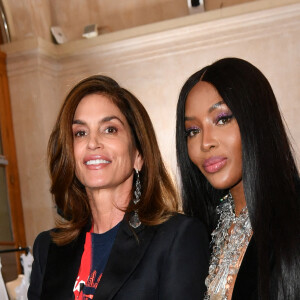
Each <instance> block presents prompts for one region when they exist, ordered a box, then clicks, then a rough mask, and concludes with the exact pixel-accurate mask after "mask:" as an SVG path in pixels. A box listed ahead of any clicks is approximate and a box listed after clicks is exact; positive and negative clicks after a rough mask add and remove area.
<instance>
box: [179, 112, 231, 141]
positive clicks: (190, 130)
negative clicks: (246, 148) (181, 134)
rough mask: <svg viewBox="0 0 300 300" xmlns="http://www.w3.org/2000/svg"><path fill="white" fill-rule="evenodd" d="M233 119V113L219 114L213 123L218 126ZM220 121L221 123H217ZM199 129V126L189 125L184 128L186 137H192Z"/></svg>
mask: <svg viewBox="0 0 300 300" xmlns="http://www.w3.org/2000/svg"><path fill="white" fill-rule="evenodd" d="M232 119H233V115H226V114H221V115H219V116H218V117H217V119H216V121H215V124H216V125H219V126H224V125H226V124H228V123H229V122H230V121H231V120H232ZM220 121H222V123H223V124H219V123H220ZM200 131H201V129H200V128H199V127H196V126H195V127H190V128H187V129H186V130H185V135H186V136H187V137H194V136H195V135H196V134H198V133H200Z"/></svg>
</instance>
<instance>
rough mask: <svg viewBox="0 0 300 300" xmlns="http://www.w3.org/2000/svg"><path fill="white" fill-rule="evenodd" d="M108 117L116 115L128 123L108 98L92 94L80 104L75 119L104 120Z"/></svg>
mask: <svg viewBox="0 0 300 300" xmlns="http://www.w3.org/2000/svg"><path fill="white" fill-rule="evenodd" d="M108 115H114V116H117V117H118V118H120V119H121V120H122V121H126V118H125V116H124V115H123V114H122V112H121V111H120V109H119V108H118V106H117V105H116V104H115V103H114V102H113V101H112V100H111V99H110V98H109V97H108V96H106V95H101V94H90V95H86V96H85V97H83V98H82V99H81V101H80V102H79V104H78V106H77V108H76V110H75V114H74V119H76V118H79V117H90V118H92V117H93V118H94V117H95V118H102V117H105V116H108Z"/></svg>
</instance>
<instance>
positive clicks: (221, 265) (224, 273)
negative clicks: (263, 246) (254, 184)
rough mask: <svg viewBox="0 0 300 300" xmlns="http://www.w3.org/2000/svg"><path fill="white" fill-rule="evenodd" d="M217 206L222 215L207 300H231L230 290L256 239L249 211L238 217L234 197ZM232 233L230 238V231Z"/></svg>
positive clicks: (215, 236) (214, 241)
mask: <svg viewBox="0 0 300 300" xmlns="http://www.w3.org/2000/svg"><path fill="white" fill-rule="evenodd" d="M221 201H222V203H221V204H220V205H219V206H217V214H218V215H220V217H219V221H218V225H217V227H216V229H215V230H214V231H213V232H212V241H211V243H212V246H213V248H212V254H211V258H210V266H209V273H208V276H207V277H206V280H205V285H206V287H207V292H206V295H205V297H204V300H228V299H231V296H230V295H231V294H230V289H232V287H233V284H234V282H233V279H234V278H235V276H236V275H237V273H238V270H239V267H240V263H241V258H242V257H243V255H244V252H245V250H246V248H247V246H248V244H249V241H250V238H251V236H252V227H251V223H250V220H249V215H248V209H247V207H244V208H243V209H242V211H241V213H240V214H239V215H238V216H235V213H234V202H233V198H232V196H231V194H230V193H229V194H228V195H226V196H225V197H224V198H223V199H222V200H221ZM231 227H232V231H231V233H230V234H229V230H230V228H231Z"/></svg>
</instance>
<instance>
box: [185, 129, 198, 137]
mask: <svg viewBox="0 0 300 300" xmlns="http://www.w3.org/2000/svg"><path fill="white" fill-rule="evenodd" d="M199 132H200V128H199V127H190V128H188V129H186V130H185V135H186V136H187V137H193V136H195V135H196V134H198V133H199Z"/></svg>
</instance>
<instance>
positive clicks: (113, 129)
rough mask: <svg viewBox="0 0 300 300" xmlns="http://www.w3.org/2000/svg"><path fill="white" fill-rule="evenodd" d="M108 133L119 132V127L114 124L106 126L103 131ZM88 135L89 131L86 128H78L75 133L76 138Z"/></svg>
mask: <svg viewBox="0 0 300 300" xmlns="http://www.w3.org/2000/svg"><path fill="white" fill-rule="evenodd" d="M103 132H104V133H106V134H115V133H117V132H118V129H117V128H116V127H114V126H108V127H107V128H105V130H104V131H103ZM86 135H87V132H86V131H84V130H78V131H76V132H75V133H74V137H76V138H81V137H84V136H86Z"/></svg>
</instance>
